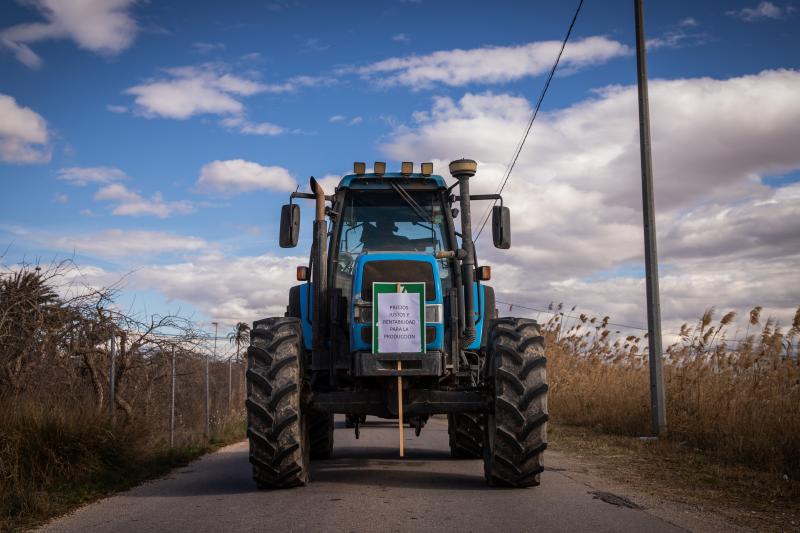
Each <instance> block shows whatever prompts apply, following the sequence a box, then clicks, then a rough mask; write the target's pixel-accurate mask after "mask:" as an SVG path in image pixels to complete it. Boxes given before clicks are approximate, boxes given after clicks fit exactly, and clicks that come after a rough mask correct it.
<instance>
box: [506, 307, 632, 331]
mask: <svg viewBox="0 0 800 533" xmlns="http://www.w3.org/2000/svg"><path fill="white" fill-rule="evenodd" d="M497 303H499V304H503V305H509V306H512V307H519V308H520V309H526V310H528V311H536V312H539V313H549V314H551V315H562V316H565V317H567V318H576V319H578V320H582V318H581V317H580V316H575V315H569V314H567V313H562V312H560V311H553V310H551V309H538V308H536V307H528V306H525V305H522V304H517V303H514V302H504V301H502V300H497ZM606 324H608V325H609V326H617V327H618V328H627V329H637V330H640V331H647V328H645V327H642V326H633V325H631V324H619V323H616V322H606Z"/></svg>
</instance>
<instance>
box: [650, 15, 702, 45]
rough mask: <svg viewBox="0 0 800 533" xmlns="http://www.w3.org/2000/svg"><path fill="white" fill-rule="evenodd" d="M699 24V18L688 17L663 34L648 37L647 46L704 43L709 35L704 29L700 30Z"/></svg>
mask: <svg viewBox="0 0 800 533" xmlns="http://www.w3.org/2000/svg"><path fill="white" fill-rule="evenodd" d="M698 26H699V23H698V22H697V20H695V19H694V18H692V17H687V18H685V19H683V20H681V21H680V22H678V23H677V24H675V25H673V26H672V27H670V28H669V29H668V30H667V31H666V32H664V33H663V34H662V35H659V36H658V37H653V38H651V39H647V48H648V49H657V48H680V47H682V46H689V45H699V44H703V43H705V41H706V39H707V38H708V35H707V34H706V32H704V31H698V30H697V27H698Z"/></svg>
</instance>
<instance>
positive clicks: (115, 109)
mask: <svg viewBox="0 0 800 533" xmlns="http://www.w3.org/2000/svg"><path fill="white" fill-rule="evenodd" d="M106 109H108V110H109V111H111V112H112V113H117V114H119V113H127V112H128V108H127V107H125V106H124V105H113V104H108V105H107V106H106Z"/></svg>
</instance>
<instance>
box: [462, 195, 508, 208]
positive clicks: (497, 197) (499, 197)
mask: <svg viewBox="0 0 800 533" xmlns="http://www.w3.org/2000/svg"><path fill="white" fill-rule="evenodd" d="M469 199H470V200H472V201H474V200H495V201H497V200H500V205H501V206H502V205H503V197H502V195H499V194H470V195H469ZM455 201H456V202H459V201H461V197H460V196H456V197H455Z"/></svg>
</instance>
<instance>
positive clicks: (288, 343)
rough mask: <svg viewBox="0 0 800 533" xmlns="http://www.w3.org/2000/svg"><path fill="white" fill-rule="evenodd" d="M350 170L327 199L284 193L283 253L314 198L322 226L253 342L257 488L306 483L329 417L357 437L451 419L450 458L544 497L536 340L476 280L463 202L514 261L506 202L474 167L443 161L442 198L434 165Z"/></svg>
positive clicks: (250, 402)
mask: <svg viewBox="0 0 800 533" xmlns="http://www.w3.org/2000/svg"><path fill="white" fill-rule="evenodd" d="M353 166H354V169H353V173H352V174H348V175H346V176H344V177H343V178H342V179H341V181H340V182H339V184H338V186H337V187H336V189H335V190H334V191H333V192H332V194H326V192H325V191H324V190H323V188H322V187H321V185H320V183H319V182H318V181H317V180H315V179H314V178H313V177H312V178H310V190H311V192H310V193H307V192H299V191H297V192H294V193H292V194H291V196H290V199H289V203H288V204H286V205H284V206H282V208H281V219H280V239H279V240H280V246H281V247H283V248H291V247H295V246H297V243H298V240H299V228H300V207H299V205H298V204H297V203H295V200H297V199H307V200H312V201H313V202H315V217H314V224H313V240H312V246H311V253H310V259H309V262H308V264H307V265H302V266H298V267H297V280H298V281H299V282H301V283H300V284H298V285H296V286H293V287H292V288H291V289H290V290H289V301H288V306H287V310H286V314H285V316H282V317H274V318H265V319H262V320H258V321H256V322H254V323H253V327H252V330H251V341H250V346H249V347H248V350H247V374H246V375H247V399H246V407H247V415H248V427H247V435H248V439H249V444H250V463H251V465H252V470H253V478H254V480H255V482H256V484H257V486H258V487H259V488H287V487H294V486H302V485H306V484H307V483H308V482H309V472H310V462H311V461H313V460H316V459H326V458H328V457H330V456H331V454H332V453H333V437H334V423H333V420H334V414H344V415H346V420H347V425H348V427H354V429H355V431H356V437H358V432H359V426H360V425H361V424H362V423H363V422H364V420H365V417H366V416H367V415H370V416H375V417H380V418H385V419H392V420H397V421H398V423H399V427H400V431H401V432H402V428H403V427H410V428H414V429H415V430H416V433H417V435H419V432H420V431H421V430H422V428H423V427H424V425H425V423H426V422H427V421H428V419H429V417H431V416H433V415H437V414H438V415H446V417H447V423H448V432H449V444H450V452H451V455H452V457H453V458H459V459H480V458H482V459H483V463H484V473H485V478H486V481H487V483H488V484H489V485H491V486H507V487H529V486H534V485H538V484H539V478H540V474H541V472H542V471H543V469H544V467H543V452H544V450H545V448H546V447H547V438H546V431H547V430H546V427H547V420H548V413H547V382H546V371H545V363H546V359H545V357H544V338H543V337H542V333H541V330H540V327H539V325H538V324H537V323H536V321H534V320H531V319H527V318H512V317H502V318H500V317H498V316H497V315H498V313H497V310H496V308H495V297H494V290H493V289H492V287H490V286H489V285H487V284H485V283H484V282H486V281H489V280H490V279H491V268H490V267H489V266H486V265H479V263H478V258H477V255H476V253H475V246H474V242H473V238H472V226H471V225H472V222H471V215H470V203H471V202H472V201H493V202H494V205H493V206H492V208H491V220H492V237H493V242H494V246H495V247H496V248H500V249H508V248H509V247H510V245H511V228H510V213H509V208H508V207H507V206H504V205H503V201H502V197H501V196H500V195H497V194H473V195H471V194H470V192H469V191H470V187H469V184H470V178H472V177H473V176H474V175H475V173H476V171H477V163H476V162H475V161H473V160H470V159H459V160H456V161H453V162H451V163H450V165H449V170H450V173H451V175H452V176H453V178H455V181H454V182H453V185H451V186H448V184H447V183H446V181H445V180H444V179H443V178H442V177H441V176H440V175H436V174H434V173H433V164H432V163H422V164H421V165H420V172H418V173H415V172H414V165H413V163H408V162H404V163H402V165H401V172H389V173H387V172H386V164H385V163H381V162H376V163H374V166H373V169H372V172H369V173H368V172H367V169H366V164H365V163H355V164H354V165H353ZM456 187H457V190H456ZM498 202H499V205H498ZM457 221H458V224H457V223H456V222H457ZM395 287H396V289H395ZM379 289H380V290H379ZM379 300H380V302H381V303H380V304H379ZM398 302H399V303H398ZM397 309H401V310H404V311H405V312H404V313H399V314H398V313H397V312H396V311H397ZM387 313H388V314H387ZM386 316H392V317H395V318H396V317H403V318H401V319H398V320H393V319H387V318H385V317H386ZM386 324H389V325H388V326H386ZM394 324H400V325H399V326H396V325H394ZM390 330H391V331H393V332H395V333H389V331H390ZM404 331H405V333H403V332H404ZM397 332H400V333H397ZM376 335H377V336H380V338H376ZM400 445H401V455H402V438H401V441H400Z"/></svg>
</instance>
